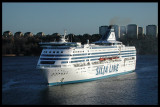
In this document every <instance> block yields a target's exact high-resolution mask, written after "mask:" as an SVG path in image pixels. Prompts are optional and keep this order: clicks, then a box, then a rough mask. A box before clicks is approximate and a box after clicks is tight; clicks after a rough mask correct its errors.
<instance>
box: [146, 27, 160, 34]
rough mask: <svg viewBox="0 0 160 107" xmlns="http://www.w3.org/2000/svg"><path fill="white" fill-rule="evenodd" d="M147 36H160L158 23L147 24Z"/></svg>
mask: <svg viewBox="0 0 160 107" xmlns="http://www.w3.org/2000/svg"><path fill="white" fill-rule="evenodd" d="M146 36H153V37H158V26H156V25H148V26H146Z"/></svg>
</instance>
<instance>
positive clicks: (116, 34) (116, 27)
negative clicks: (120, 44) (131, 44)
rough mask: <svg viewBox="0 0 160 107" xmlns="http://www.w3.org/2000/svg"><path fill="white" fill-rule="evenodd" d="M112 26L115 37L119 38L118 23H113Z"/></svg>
mask: <svg viewBox="0 0 160 107" xmlns="http://www.w3.org/2000/svg"><path fill="white" fill-rule="evenodd" d="M113 28H114V32H115V36H116V39H117V40H118V39H119V38H120V27H119V26H118V25H113Z"/></svg>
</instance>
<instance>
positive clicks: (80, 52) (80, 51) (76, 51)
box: [73, 51, 84, 53]
mask: <svg viewBox="0 0 160 107" xmlns="http://www.w3.org/2000/svg"><path fill="white" fill-rule="evenodd" d="M82 52H84V51H73V53H82Z"/></svg>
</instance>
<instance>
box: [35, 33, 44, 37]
mask: <svg viewBox="0 0 160 107" xmlns="http://www.w3.org/2000/svg"><path fill="white" fill-rule="evenodd" d="M36 35H37V36H45V34H44V33H43V32H38V33H37V34H36Z"/></svg>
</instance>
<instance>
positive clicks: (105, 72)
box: [37, 26, 136, 86]
mask: <svg viewBox="0 0 160 107" xmlns="http://www.w3.org/2000/svg"><path fill="white" fill-rule="evenodd" d="M65 36H66V32H65V34H64V36H63V37H62V38H61V39H60V41H58V42H41V43H39V44H40V46H41V47H42V48H43V50H42V53H41V55H40V58H39V60H38V63H37V69H39V70H40V71H42V73H43V75H44V77H45V78H46V80H47V83H48V85H49V86H50V85H59V84H69V83H78V82H87V81H92V80H97V79H103V78H107V77H113V76H118V75H122V74H127V73H130V72H133V71H134V70H135V68H136V49H135V47H134V46H125V45H123V44H122V42H120V41H117V40H116V37H115V32H114V29H113V27H112V26H110V27H109V28H108V31H107V32H106V35H104V36H102V38H101V39H100V40H98V41H96V42H93V43H89V40H88V41H87V43H86V44H84V45H82V44H81V43H78V42H67V41H66V40H65Z"/></svg>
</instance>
